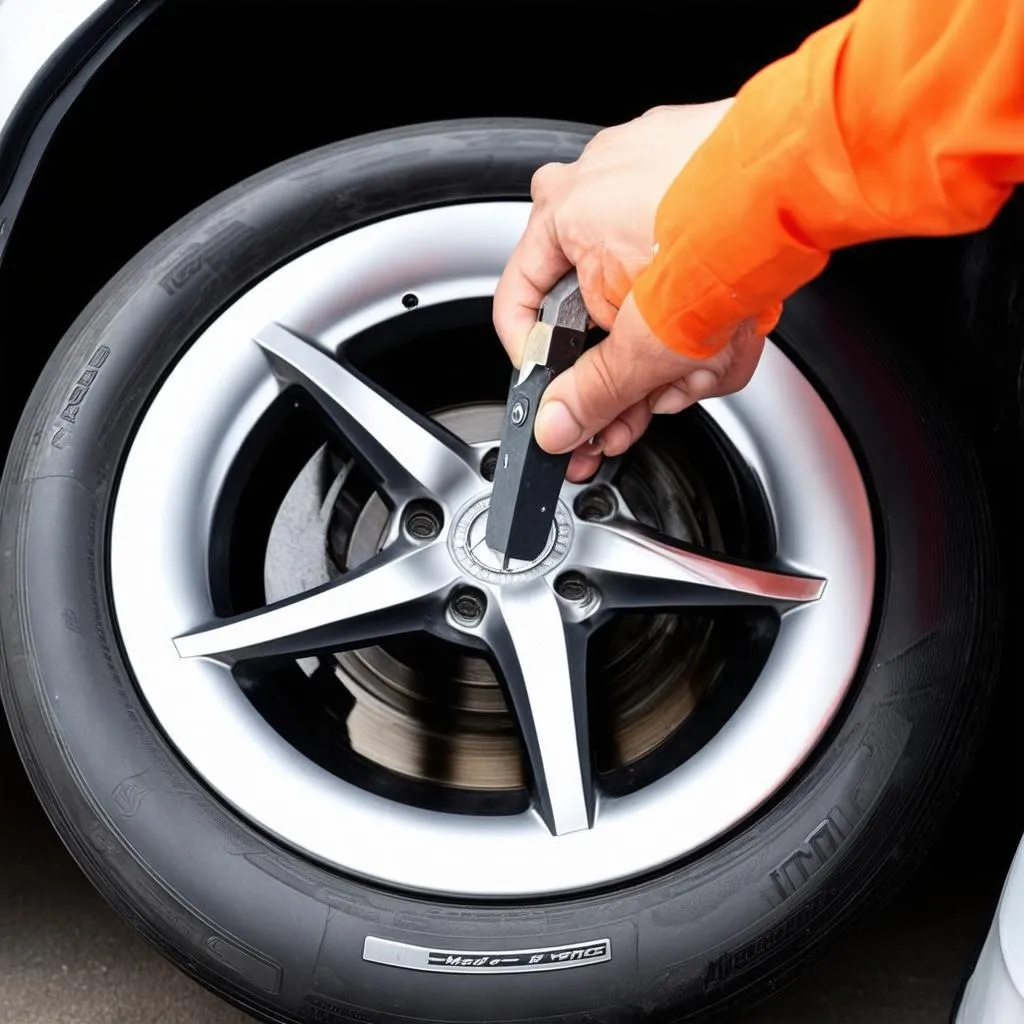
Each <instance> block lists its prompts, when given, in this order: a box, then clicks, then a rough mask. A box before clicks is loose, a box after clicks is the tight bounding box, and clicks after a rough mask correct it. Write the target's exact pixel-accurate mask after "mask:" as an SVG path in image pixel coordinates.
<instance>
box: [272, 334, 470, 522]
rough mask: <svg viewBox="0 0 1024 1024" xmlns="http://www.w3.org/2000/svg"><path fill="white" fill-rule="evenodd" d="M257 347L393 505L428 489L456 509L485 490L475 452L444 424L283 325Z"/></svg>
mask: <svg viewBox="0 0 1024 1024" xmlns="http://www.w3.org/2000/svg"><path fill="white" fill-rule="evenodd" d="M255 340H256V344H257V345H259V346H260V348H262V349H263V351H264V352H265V353H266V355H267V357H268V358H269V359H270V361H271V364H272V365H273V367H274V371H275V372H276V373H277V375H278V376H279V377H280V378H281V379H282V380H284V381H287V382H288V383H291V384H298V385H299V386H300V387H302V388H303V389H304V390H305V391H306V392H307V393H308V394H309V395H310V396H311V397H312V398H313V399H314V400H315V401H316V402H317V404H318V405H319V406H320V407H321V408H322V409H323V410H324V412H325V413H326V414H327V415H328V416H329V417H330V418H331V420H332V421H333V422H334V424H335V425H336V426H337V428H338V430H339V431H340V432H341V434H342V436H343V437H344V438H345V440H346V441H347V442H348V443H349V445H350V446H351V448H352V449H353V450H354V452H355V454H356V455H357V456H359V458H360V461H362V462H363V463H364V464H365V466H366V468H367V469H368V470H369V471H370V473H371V474H372V475H373V476H374V477H375V478H376V480H377V483H378V484H379V485H380V487H381V489H382V490H383V491H384V493H385V494H387V495H389V496H390V497H391V498H393V499H395V500H396V501H402V500H405V499H408V498H411V497H415V496H416V495H418V494H422V492H423V491H424V490H426V491H428V492H430V493H432V494H434V495H436V496H438V497H442V496H443V497H448V498H450V499H452V500H454V501H456V502H457V501H459V500H461V499H462V498H463V497H467V496H468V495H469V494H471V493H473V492H474V491H476V490H479V489H480V480H479V478H478V476H477V474H476V472H475V470H474V469H473V466H474V465H475V464H476V462H477V461H479V460H478V459H477V458H476V457H475V455H474V453H473V451H472V449H471V447H470V446H469V445H466V444H463V443H462V442H461V441H459V440H458V438H456V437H455V436H454V435H452V434H450V433H449V432H448V431H446V430H445V429H444V428H443V427H441V426H440V425H438V424H437V423H434V422H433V421H432V420H430V419H428V418H427V417H425V416H421V415H420V414H419V413H417V412H416V411H415V410H413V409H410V408H408V407H407V406H405V405H403V404H402V403H401V402H399V401H398V400H397V399H396V398H394V397H392V396H390V395H388V394H386V393H384V392H382V391H380V390H378V388H377V387H376V386H375V385H374V384H373V383H371V382H370V381H369V380H367V379H366V378H364V377H362V376H361V375H360V374H358V373H357V372H356V371H355V370H353V369H352V368H350V367H347V366H344V365H343V364H341V363H339V362H336V361H335V360H334V359H332V358H331V357H330V356H329V355H327V354H326V353H325V352H323V351H321V350H320V349H318V348H317V347H316V346H315V345H313V344H311V343H310V342H308V341H306V340H304V339H303V338H300V337H299V336H298V335H296V334H294V333H292V332H291V331H289V330H287V329H286V328H284V327H282V326H281V325H280V324H270V325H269V326H267V327H265V328H264V329H263V330H262V331H260V333H259V334H258V335H257V336H256V339H255Z"/></svg>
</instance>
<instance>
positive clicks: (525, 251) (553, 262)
mask: <svg viewBox="0 0 1024 1024" xmlns="http://www.w3.org/2000/svg"><path fill="white" fill-rule="evenodd" d="M565 171H566V168H565V166H564V165H562V164H546V165H545V166H544V167H541V168H540V169H539V170H538V171H537V172H536V174H534V177H533V186H532V187H533V198H534V206H533V210H532V212H531V214H530V219H529V222H528V223H527V225H526V230H525V231H524V233H523V236H522V238H520V240H519V244H518V245H517V246H516V248H515V250H514V251H513V253H512V256H511V258H510V259H509V261H508V264H507V265H506V266H505V270H504V272H503V273H502V275H501V280H500V281H499V282H498V287H497V288H496V289H495V292H494V311H493V320H494V329H495V330H496V331H497V333H498V337H499V338H500V339H501V343H502V345H504V346H505V351H506V352H508V354H509V357H510V358H511V360H512V362H513V363H514V364H515V365H516V366H518V365H519V362H520V359H521V357H522V351H523V345H524V343H525V341H526V335H527V334H528V333H529V331H530V328H531V327H532V326H533V325H534V323H535V322H536V320H537V310H538V309H539V308H540V305H541V302H543V300H544V297H545V296H546V295H547V293H548V292H549V291H550V290H551V288H552V287H553V286H554V285H555V284H556V283H557V282H558V280H559V279H560V278H561V277H562V276H563V275H564V274H566V273H567V272H568V271H569V270H571V269H572V263H571V262H570V260H569V259H568V258H567V257H566V255H565V253H564V252H563V251H562V247H561V245H560V244H559V242H558V237H557V234H556V231H555V223H554V216H553V213H552V210H553V207H552V206H551V204H550V203H549V202H547V201H546V196H547V194H548V192H549V191H550V190H551V189H552V188H553V187H554V182H555V181H556V180H557V178H558V176H559V175H560V174H564V173H565Z"/></svg>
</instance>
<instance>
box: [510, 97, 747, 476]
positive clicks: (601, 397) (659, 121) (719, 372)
mask: <svg viewBox="0 0 1024 1024" xmlns="http://www.w3.org/2000/svg"><path fill="white" fill-rule="evenodd" d="M731 102H732V101H731V100H724V101H721V102H718V103H707V104H700V105H696V106H683V107H658V108H656V109H654V110H651V111H649V112H648V113H646V114H644V115H643V116H642V117H640V118H637V119H636V120H634V121H630V122H629V123H627V124H624V125H620V126H618V127H615V128H608V129H605V130H604V131H602V132H599V133H598V134H597V135H595V136H594V138H593V139H592V140H591V141H590V143H589V144H588V145H587V147H586V149H585V150H584V151H583V153H582V154H581V156H580V157H579V159H578V160H576V161H575V162H574V163H572V164H546V165H545V166H543V167H541V168H540V169H539V170H538V171H537V172H536V174H535V175H534V178H533V183H532V193H533V209H532V211H531V214H530V219H529V222H528V224H527V227H526V230H525V232H524V234H523V237H522V238H521V239H520V241H519V244H518V245H517V246H516V249H515V251H514V252H513V254H512V257H511V259H510V260H509V262H508V265H507V266H506V268H505V272H504V274H503V275H502V278H501V280H500V282H499V283H498V288H497V290H496V292H495V296H494V325H495V329H496V330H497V332H498V336H499V337H500V338H501V341H502V344H503V345H504V346H505V349H506V351H507V352H508V353H509V356H510V357H511V359H512V361H513V363H515V364H516V365H518V364H519V361H520V359H521V356H522V350H523V345H524V343H525V339H526V335H527V333H528V332H529V330H530V328H531V327H532V325H533V324H534V322H535V321H536V317H537V310H538V308H539V306H540V304H541V302H542V301H543V299H544V297H545V295H546V294H547V293H548V291H549V290H550V289H551V287H552V286H553V285H554V284H555V283H556V282H557V281H558V280H559V279H560V278H561V277H562V276H563V275H564V274H565V273H566V272H567V271H568V270H570V269H571V268H572V267H576V270H577V273H578V276H579V282H580V290H581V292H582V295H583V300H584V302H585V303H586V306H587V309H588V311H589V313H590V316H591V318H592V320H593V321H594V322H595V323H596V324H597V325H598V326H599V327H601V328H603V329H604V330H607V331H608V332H609V334H608V337H607V338H606V339H605V340H604V341H602V342H600V343H599V344H598V345H596V346H594V347H593V348H591V349H588V350H587V351H586V352H584V353H583V355H582V356H581V357H580V359H579V360H578V362H577V363H576V365H575V366H573V367H572V368H571V369H570V370H567V371H566V372H565V373H563V374H561V375H560V376H558V377H556V378H555V380H554V381H552V383H551V385H550V386H549V387H548V389H547V390H546V392H545V394H544V398H543V400H542V402H541V407H540V410H539V411H538V414H537V421H536V436H537V441H538V443H539V444H540V445H541V447H542V448H544V449H545V450H547V451H551V452H567V451H572V452H573V453H574V454H573V458H572V461H571V463H570V467H569V478H570V479H572V480H584V479H587V478H588V477H589V476H591V475H593V473H594V472H595V471H596V469H597V467H598V465H599V464H600V460H601V457H602V455H619V454H621V453H622V452H624V451H626V449H627V448H629V446H630V445H631V444H633V442H635V441H636V440H637V439H638V438H639V437H640V436H641V435H642V434H643V432H644V430H645V429H646V428H647V425H648V424H649V422H650V419H651V416H652V415H654V414H657V413H671V412H680V411H681V410H683V409H685V408H686V407H687V406H689V405H691V404H692V403H694V402H696V401H699V400H701V399H703V398H709V397H712V396H715V395H722V394H728V393H730V392H732V391H736V390H739V389H740V388H742V387H743V386H744V385H745V384H746V383H747V381H749V379H750V377H751V375H752V374H753V372H754V369H755V367H756V366H757V362H758V359H759V358H760V355H761V351H762V348H763V345H764V339H763V337H762V336H761V335H760V334H759V332H758V331H757V330H756V329H755V326H754V324H753V323H752V322H749V321H746V322H744V323H741V324H737V325H734V326H733V327H731V328H729V329H728V331H727V332H726V336H723V337H722V338H720V339H717V340H718V344H719V347H718V350H717V351H716V353H715V355H714V356H712V357H711V358H709V359H702V360H694V359H687V358H685V357H683V356H681V355H679V354H677V353H675V352H673V351H672V350H671V349H669V348H667V347H666V346H665V345H663V344H662V343H661V341H659V340H658V338H656V337H655V336H654V334H653V333H652V332H651V330H650V328H649V327H648V326H647V324H646V323H645V322H644V320H643V317H642V316H641V314H640V311H639V309H638V308H637V306H636V303H635V302H634V301H633V299H632V297H631V295H630V290H631V288H632V284H633V281H634V280H635V279H636V277H637V276H638V275H639V274H640V272H641V271H642V270H643V269H644V268H645V267H646V266H647V265H648V263H650V261H651V258H652V256H653V246H654V222H655V215H656V212H657V208H658V204H659V202H660V201H661V198H662V196H663V195H664V194H665V192H666V191H667V189H668V187H669V185H670V184H671V183H672V181H673V180H674V179H675V177H676V175H677V174H678V173H679V171H680V170H681V169H682V168H683V166H684V165H685V164H686V162H687V161H688V160H689V158H690V157H691V156H692V154H693V153H694V152H695V151H696V150H697V148H698V147H699V146H700V144H701V143H702V142H703V141H704V139H705V138H707V136H708V135H709V134H710V133H711V132H712V131H713V130H714V128H715V127H716V126H717V124H718V122H719V121H720V120H721V118H722V116H724V114H725V112H726V110H727V109H728V107H729V105H730V104H731ZM709 340H710V339H709ZM591 438H593V439H594V442H593V443H590V439H591Z"/></svg>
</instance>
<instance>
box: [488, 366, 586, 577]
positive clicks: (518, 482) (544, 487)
mask: <svg viewBox="0 0 1024 1024" xmlns="http://www.w3.org/2000/svg"><path fill="white" fill-rule="evenodd" d="M517 376H518V372H516V373H514V374H513V376H512V386H511V388H510V389H509V398H508V402H507V403H506V405H505V422H504V424H502V434H501V447H500V448H499V449H498V464H497V467H496V468H495V471H494V490H493V491H492V493H491V505H490V509H489V510H488V513H487V535H486V539H487V544H488V545H489V546H490V547H491V548H493V549H494V550H495V551H501V552H502V553H504V554H505V556H506V557H508V558H516V559H523V560H528V561H532V560H533V559H535V558H538V557H539V556H540V555H541V553H542V552H543V551H544V548H545V546H546V544H547V541H548V537H549V536H550V533H551V524H552V522H553V521H554V518H555V508H556V506H557V503H558V494H559V492H560V491H561V489H562V483H563V481H564V480H565V473H566V470H567V469H568V468H569V458H570V455H569V454H567V455H550V454H549V453H548V452H546V451H544V449H543V448H541V447H540V445H538V444H537V442H536V441H535V440H534V437H533V426H534V423H535V422H536V419H537V410H538V409H539V408H540V399H541V395H543V394H544V390H545V388H547V386H548V384H550V383H551V381H552V379H553V378H554V376H555V374H554V373H553V372H552V371H551V370H550V369H549V368H548V367H546V366H534V368H533V369H532V370H531V371H530V374H529V376H528V377H527V378H526V380H524V381H523V382H522V383H521V384H518V385H517V384H516V382H515V381H516V377H517ZM570 454H571V453H570Z"/></svg>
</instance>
